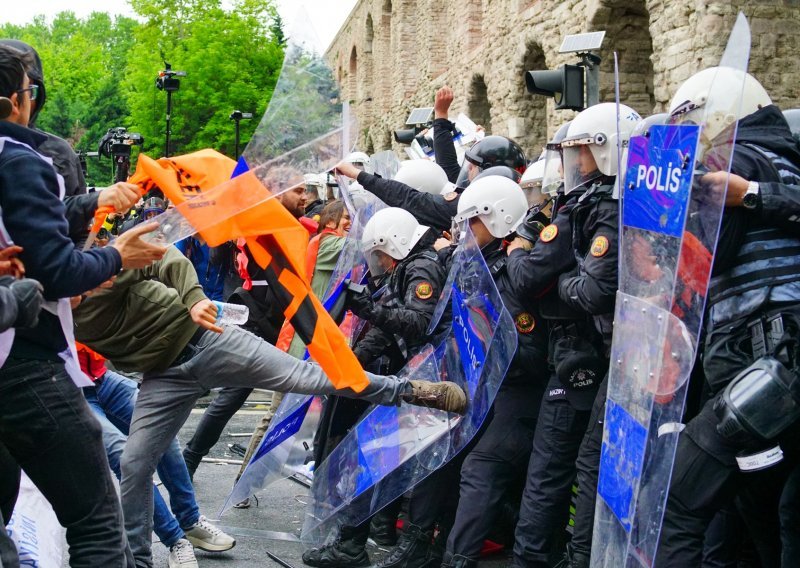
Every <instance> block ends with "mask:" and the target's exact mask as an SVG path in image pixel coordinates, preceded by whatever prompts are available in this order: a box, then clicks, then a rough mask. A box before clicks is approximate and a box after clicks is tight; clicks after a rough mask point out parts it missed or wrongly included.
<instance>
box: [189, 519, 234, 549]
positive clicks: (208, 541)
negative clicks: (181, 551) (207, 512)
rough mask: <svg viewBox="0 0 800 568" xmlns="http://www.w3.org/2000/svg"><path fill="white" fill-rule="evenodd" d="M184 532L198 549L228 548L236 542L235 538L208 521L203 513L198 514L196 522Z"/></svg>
mask: <svg viewBox="0 0 800 568" xmlns="http://www.w3.org/2000/svg"><path fill="white" fill-rule="evenodd" d="M185 532H186V538H188V539H189V542H191V543H192V544H193V545H194V546H195V547H197V548H199V549H200V550H206V551H208V552H222V551H223V550H230V549H231V548H233V547H234V545H235V544H236V539H235V538H233V537H232V536H230V535H227V534H225V533H224V532H222V531H221V530H219V529H218V528H217V527H215V526H214V525H212V524H211V523H209V522H208V519H206V518H205V516H204V515H200V518H199V519H198V520H197V523H196V524H195V525H194V526H193V527H192V528H190V529H189V530H187V531H185Z"/></svg>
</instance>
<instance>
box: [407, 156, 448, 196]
mask: <svg viewBox="0 0 800 568" xmlns="http://www.w3.org/2000/svg"><path fill="white" fill-rule="evenodd" d="M394 180H395V181H399V182H400V183H403V184H405V185H407V186H409V187H412V188H414V189H416V190H417V191H421V192H422V193H430V194H433V195H437V194H439V193H441V192H442V188H443V187H444V186H445V184H447V174H446V173H445V171H444V170H443V169H442V166H440V165H439V164H437V163H435V162H431V161H430V160H405V161H404V162H401V163H400V169H399V170H397V174H395V176H394Z"/></svg>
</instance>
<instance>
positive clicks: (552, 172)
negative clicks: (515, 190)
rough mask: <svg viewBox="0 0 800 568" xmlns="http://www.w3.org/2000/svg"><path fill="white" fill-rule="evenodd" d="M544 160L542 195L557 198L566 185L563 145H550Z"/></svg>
mask: <svg viewBox="0 0 800 568" xmlns="http://www.w3.org/2000/svg"><path fill="white" fill-rule="evenodd" d="M544 160H545V162H544V176H543V177H542V193H546V194H547V195H549V196H550V197H555V196H556V194H557V193H558V190H559V188H560V187H561V186H562V185H563V183H564V165H563V163H562V161H561V145H560V144H548V145H547V151H546V152H545V155H544ZM523 189H524V188H523Z"/></svg>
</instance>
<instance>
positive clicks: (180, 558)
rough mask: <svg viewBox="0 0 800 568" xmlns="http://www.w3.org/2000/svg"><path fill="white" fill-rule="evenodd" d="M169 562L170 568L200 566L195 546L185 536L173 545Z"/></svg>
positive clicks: (193, 567) (196, 567) (195, 567)
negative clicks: (195, 555)
mask: <svg viewBox="0 0 800 568" xmlns="http://www.w3.org/2000/svg"><path fill="white" fill-rule="evenodd" d="M167 562H168V566H169V568H198V566H197V559H196V558H195V557H194V547H193V546H192V543H191V542H189V541H188V540H186V539H185V538H182V539H180V540H179V541H178V542H176V543H175V544H173V545H172V547H171V548H170V549H169V558H168V559H167Z"/></svg>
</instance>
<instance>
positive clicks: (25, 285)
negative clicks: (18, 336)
mask: <svg viewBox="0 0 800 568" xmlns="http://www.w3.org/2000/svg"><path fill="white" fill-rule="evenodd" d="M9 289H10V290H11V292H12V293H13V294H14V297H15V298H16V299H17V311H18V313H17V320H16V321H15V322H14V327H35V326H36V324H38V323H39V312H40V311H41V309H42V303H43V302H44V296H42V292H44V288H42V285H41V284H39V282H38V281H36V280H34V279H33V278H23V279H22V280H15V281H14V282H13V283H12V284H11V285H10V286H9Z"/></svg>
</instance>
